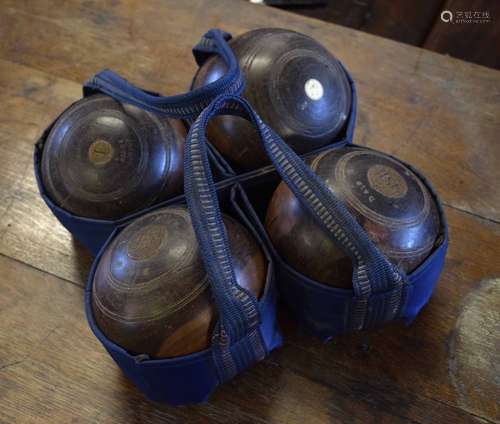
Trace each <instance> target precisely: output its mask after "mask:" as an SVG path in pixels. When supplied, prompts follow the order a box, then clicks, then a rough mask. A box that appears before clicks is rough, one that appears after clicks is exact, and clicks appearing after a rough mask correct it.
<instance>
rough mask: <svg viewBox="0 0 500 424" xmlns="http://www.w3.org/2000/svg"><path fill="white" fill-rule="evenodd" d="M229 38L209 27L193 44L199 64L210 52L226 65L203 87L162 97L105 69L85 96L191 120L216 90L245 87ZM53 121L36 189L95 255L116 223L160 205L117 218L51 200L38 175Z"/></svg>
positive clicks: (225, 173) (217, 165) (219, 165)
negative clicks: (96, 95) (84, 213)
mask: <svg viewBox="0 0 500 424" xmlns="http://www.w3.org/2000/svg"><path fill="white" fill-rule="evenodd" d="M230 38H231V36H230V34H228V33H225V32H223V31H220V30H217V29H212V30H210V31H208V32H207V33H206V34H205V35H204V36H203V37H202V39H201V41H200V42H199V43H198V45H197V46H195V47H194V48H193V54H194V56H195V59H196V61H197V63H198V64H199V65H200V66H201V64H203V62H204V60H206V58H208V57H209V56H210V55H212V54H220V55H221V57H222V59H223V60H224V61H225V62H226V64H227V66H228V72H227V73H226V74H225V75H224V76H223V77H222V78H220V79H219V80H217V81H214V82H213V83H212V84H210V85H207V86H206V87H203V88H200V89H198V90H194V91H189V92H187V93H184V94H180V95H177V96H171V97H164V96H159V95H158V94H156V93H151V92H147V91H144V90H141V89H140V88H138V87H135V86H133V85H132V84H130V83H128V82H127V81H125V80H124V79H123V78H121V77H120V76H119V75H117V74H115V73H114V72H112V71H109V70H105V71H102V72H100V73H98V74H97V75H96V76H95V77H94V78H91V79H90V80H89V81H88V82H86V83H85V85H84V89H83V92H84V96H88V95H91V94H93V93H95V92H104V93H107V94H109V95H111V96H112V97H114V98H116V99H118V100H121V101H125V102H129V103H133V104H136V105H137V106H139V107H142V108H144V109H147V110H150V111H153V112H156V113H160V114H162V115H168V116H171V117H175V118H180V119H185V120H187V121H192V119H193V118H194V117H195V116H196V115H197V113H198V112H199V111H201V110H202V109H203V107H204V106H205V105H206V104H208V103H209V101H210V100H211V99H212V98H213V97H215V96H216V95H217V94H220V93H224V92H228V93H240V92H241V91H242V90H243V88H244V83H243V80H242V78H241V74H240V71H239V67H238V66H237V62H236V59H235V57H234V55H233V53H232V50H231V49H230V48H229V46H228V45H227V40H229V39H230ZM56 120H57V118H56ZM54 122H55V121H54ZM53 124H54V123H52V124H51V125H50V126H49V127H48V128H47V129H46V130H45V131H44V133H43V134H42V136H41V137H40V139H39V140H38V141H37V143H36V144H35V149H34V157H33V160H34V170H35V171H34V172H35V177H36V181H37V185H38V189H39V191H40V195H41V196H42V198H43V200H44V201H45V203H46V204H47V206H48V207H49V209H50V210H51V212H52V213H53V214H54V215H55V216H56V218H57V219H58V220H59V221H60V222H61V224H62V225H63V226H64V227H65V228H66V229H67V230H68V231H69V232H70V233H72V234H73V236H74V237H75V238H76V239H77V240H78V241H79V242H81V243H82V244H83V245H84V246H85V247H86V248H87V249H88V250H90V252H91V253H92V254H93V255H96V254H97V252H98V251H99V249H100V248H101V247H102V245H103V244H104V242H105V241H106V240H107V239H108V237H109V236H110V235H111V233H112V232H113V230H114V229H115V228H116V227H117V226H119V225H121V224H123V223H125V222H128V221H130V220H131V219H134V218H135V217H137V216H139V215H141V214H143V213H145V212H147V211H150V210H151V209H153V208H156V207H158V206H159V205H154V206H151V207H150V208H148V209H145V210H142V211H139V212H135V213H134V214H131V215H129V216H126V217H124V218H121V219H119V220H100V219H91V218H84V217H80V216H77V215H74V214H71V213H69V212H68V211H66V210H64V209H62V208H60V207H59V206H57V205H56V204H54V203H53V202H52V201H51V200H50V198H49V196H48V195H47V193H46V191H45V189H44V187H43V185H42V181H41V177H40V163H41V157H42V148H43V143H44V142H45V140H46V138H47V136H48V134H49V132H50V129H51V128H52V126H53ZM209 156H210V159H211V164H212V166H213V167H214V170H215V171H216V172H217V176H219V177H221V178H222V179H224V178H230V177H231V176H232V175H233V173H232V170H231V169H230V167H229V166H228V165H227V164H226V163H225V161H224V160H221V157H220V155H219V154H218V153H217V152H216V151H215V150H213V149H212V150H210V151H209ZM168 202H170V200H168V201H166V202H162V203H161V204H160V205H163V204H166V203H168Z"/></svg>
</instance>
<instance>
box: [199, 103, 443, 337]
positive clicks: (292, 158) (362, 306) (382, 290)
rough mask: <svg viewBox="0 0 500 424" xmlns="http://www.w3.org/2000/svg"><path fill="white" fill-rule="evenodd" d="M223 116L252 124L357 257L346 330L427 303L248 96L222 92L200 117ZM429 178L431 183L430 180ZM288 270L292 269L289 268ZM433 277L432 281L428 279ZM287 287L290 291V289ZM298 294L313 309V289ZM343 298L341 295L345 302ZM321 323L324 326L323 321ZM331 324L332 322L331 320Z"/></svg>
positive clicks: (280, 167) (294, 186) (290, 180)
mask: <svg viewBox="0 0 500 424" xmlns="http://www.w3.org/2000/svg"><path fill="white" fill-rule="evenodd" d="M217 114H231V115H236V116H240V117H243V118H245V119H247V120H249V121H251V122H252V124H253V125H254V127H255V128H256V129H257V131H258V133H259V135H260V139H261V141H262V143H263V145H264V147H265V149H266V152H267V154H268V156H269V157H270V159H271V160H272V162H273V163H274V166H275V168H276V170H277V171H278V173H279V174H280V176H281V178H282V179H283V180H284V181H285V182H286V183H287V185H288V186H289V188H290V189H291V190H292V191H293V192H294V194H295V195H296V197H297V198H298V199H299V201H300V202H301V204H302V205H303V206H304V207H306V208H308V209H309V210H310V211H311V213H313V216H314V217H315V219H316V221H317V222H318V224H320V225H321V226H322V227H323V228H324V229H325V230H327V232H328V234H329V235H330V236H331V237H332V240H334V241H335V242H336V243H337V244H338V245H339V247H340V248H341V249H342V250H343V251H344V252H345V253H346V254H347V255H348V256H350V257H351V259H352V261H353V268H354V272H353V290H352V293H351V295H350V303H349V309H348V311H347V312H346V313H345V312H344V313H343V314H342V318H343V319H342V323H341V324H340V325H339V327H342V328H344V330H345V329H347V330H360V329H363V328H371V327H375V326H378V325H380V324H382V323H384V322H386V321H391V320H393V319H397V318H400V317H401V316H402V314H403V312H404V310H405V307H406V306H405V305H414V309H415V308H417V307H418V306H419V305H420V303H422V302H420V303H419V302H417V303H415V302H414V301H413V297H412V296H410V295H411V293H409V290H408V288H409V287H412V284H411V281H410V280H408V277H407V276H406V274H404V272H403V271H401V270H400V269H398V268H397V267H396V266H395V265H393V264H392V263H391V262H390V261H389V260H388V259H387V258H386V257H385V256H384V255H383V254H382V252H380V250H379V249H378V248H377V247H376V246H375V245H374V244H373V243H372V242H371V240H370V239H369V238H368V236H367V235H366V233H365V231H364V230H363V229H362V227H361V226H360V225H359V224H358V223H357V221H356V220H355V219H354V218H353V217H352V216H351V214H350V213H349V212H348V211H347V209H346V208H345V207H344V206H343V204H342V203H341V202H340V201H339V200H338V199H337V198H336V197H335V195H334V194H333V193H332V192H331V191H330V190H329V189H328V188H327V187H326V186H325V185H324V184H323V182H322V181H321V180H320V179H319V178H318V177H317V176H316V175H315V174H314V173H313V172H312V171H311V170H310V168H309V167H308V166H307V165H306V164H305V163H304V162H303V161H302V160H301V159H300V158H299V157H298V156H297V155H296V154H295V153H294V152H293V151H292V149H290V148H289V147H288V146H287V145H286V144H285V143H284V142H283V141H282V140H281V139H280V138H279V137H278V136H277V135H276V134H275V133H274V132H273V131H272V130H271V129H269V128H268V127H267V126H266V125H265V124H264V123H263V122H262V121H261V120H260V118H259V117H258V115H257V114H256V113H255V112H254V111H253V109H252V108H251V106H250V105H249V103H248V102H247V101H246V100H244V99H242V98H240V97H236V96H231V95H221V96H219V97H217V98H216V99H215V100H214V101H213V102H212V103H211V104H210V106H209V107H208V108H207V109H206V110H205V111H204V112H203V113H202V114H201V115H200V117H199V120H203V119H204V116H209V117H212V116H215V115H217ZM425 182H426V183H427V184H428V182H427V181H425ZM428 185H430V184H428ZM431 189H432V188H431ZM440 212H441V216H442V222H443V226H444V229H445V231H444V234H443V236H444V240H443V244H442V248H444V249H446V221H445V219H444V214H442V209H440ZM443 246H444V247H443ZM438 250H439V249H438ZM432 257H434V256H432ZM439 257H441V256H440V255H437V258H439ZM443 257H444V254H443ZM429 259H431V258H429ZM436 263H437V265H436V267H437V268H440V266H442V263H439V261H438V262H436ZM431 268H433V267H432V266H430V268H429V269H431ZM284 269H285V270H286V268H284ZM290 271H291V270H289V269H288V274H290ZM437 274H438V271H434V272H432V273H429V274H426V275H431V277H432V276H433V275H434V276H436V275H437ZM414 275H418V274H414ZM297 277H302V276H297V275H293V273H292V274H291V279H292V280H293V279H296V278H297ZM414 278H415V277H414ZM299 279H300V278H299ZM431 280H432V278H430V277H429V279H427V278H423V277H421V281H425V282H424V283H421V284H420V285H419V286H418V287H419V289H420V288H421V287H422V286H423V285H426V284H432V285H433V284H435V280H433V281H431ZM428 281H431V282H430V283H427V282H428ZM316 285H317V284H316ZM297 286H299V285H297ZM316 288H317V289H318V290H317V292H318V293H319V294H318V296H313V299H317V300H318V301H319V303H320V308H315V309H320V310H321V312H320V313H319V314H324V313H325V310H326V306H327V305H326V304H325V300H326V299H324V298H322V299H318V298H319V297H321V294H320V293H321V292H323V291H324V290H322V288H320V287H316ZM284 291H285V292H286V290H284ZM431 291H432V290H431ZM413 292H414V293H417V294H418V293H424V294H429V295H430V293H429V290H428V289H427V290H423V289H420V290H414V291H413ZM297 294H298V295H297V296H296V299H291V300H292V302H291V303H292V304H293V303H294V302H295V303H296V304H297V302H298V305H299V306H298V308H297V309H301V308H304V309H307V305H304V301H301V300H300V299H308V298H309V297H310V296H308V295H310V293H304V292H303V290H299V291H298V293H297ZM285 296H287V293H285ZM338 299H341V300H340V302H339V301H338ZM332 302H333V303H335V307H338V308H339V309H342V307H341V306H340V305H339V303H341V302H342V295H341V296H340V297H337V296H333V297H332ZM424 303H425V301H424ZM311 306H312V307H315V306H317V305H313V304H311ZM420 307H421V305H420ZM344 308H345V306H344ZM299 313H300V312H299ZM336 313H337V309H336ZM313 315H314V314H313ZM313 315H309V318H311V324H312V325H313V326H316V327H318V326H321V325H324V324H325V323H324V322H322V319H321V317H318V316H316V317H313ZM316 315H318V314H316ZM320 322H321V324H319V323H320ZM326 325H327V326H328V324H326ZM336 325H338V324H336ZM323 330H324V329H323ZM323 330H322V331H323Z"/></svg>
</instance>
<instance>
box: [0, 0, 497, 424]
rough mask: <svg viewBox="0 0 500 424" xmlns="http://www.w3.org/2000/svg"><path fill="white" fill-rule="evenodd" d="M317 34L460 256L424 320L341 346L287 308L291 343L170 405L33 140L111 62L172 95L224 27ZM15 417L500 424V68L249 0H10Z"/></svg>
mask: <svg viewBox="0 0 500 424" xmlns="http://www.w3.org/2000/svg"><path fill="white" fill-rule="evenodd" d="M265 26H277V27H285V28H290V29H294V30H297V31H300V32H303V33H305V34H308V35H311V36H313V37H315V38H316V39H317V40H318V41H320V42H321V43H322V44H324V45H325V46H326V47H327V48H329V49H330V50H331V51H332V52H334V53H335V55H337V56H338V57H339V58H340V59H341V60H342V61H343V63H344V64H345V65H346V66H347V67H348V69H349V70H350V71H351V73H352V75H353V77H354V79H355V80H356V83H357V87H358V92H359V109H360V110H359V116H358V121H357V130H356V133H355V142H356V143H360V144H366V145H369V146H371V147H374V148H377V149H380V150H382V151H385V152H388V153H391V154H394V155H396V156H398V157H400V158H401V159H403V160H405V161H408V162H410V163H412V164H414V165H415V166H417V167H418V168H420V170H421V171H423V172H424V174H426V175H427V176H428V177H429V178H430V179H431V181H432V182H433V183H434V185H435V186H436V188H437V190H438V192H439V193H440V195H441V197H442V199H443V201H444V203H445V211H446V214H447V217H448V220H449V225H450V248H449V251H448V256H447V260H446V266H445V269H444V272H443V274H442V277H441V279H440V281H439V283H438V286H437V288H436V290H435V292H434V296H433V297H432V299H431V301H430V303H429V305H428V306H427V307H426V308H425V309H424V310H423V312H422V313H421V315H420V316H419V317H418V319H417V320H416V322H415V323H414V324H413V325H411V326H410V327H405V326H404V325H402V324H399V323H395V324H392V325H389V326H387V327H385V328H384V329H380V330H377V331H366V332H361V333H357V334H353V335H346V336H342V337H337V338H336V339H335V340H334V341H333V342H331V343H330V344H326V345H323V344H321V343H320V342H319V341H317V340H316V339H314V338H313V337H311V336H309V335H307V334H306V333H304V332H303V331H302V330H301V329H300V328H298V327H297V326H296V325H295V324H294V323H293V321H292V320H291V319H290V318H289V317H288V316H287V315H286V313H285V312H284V311H280V320H281V325H282V327H283V331H284V335H285V344H284V346H283V347H282V348H281V349H279V350H277V351H276V352H273V353H272V354H271V355H270V357H269V358H268V359H266V360H265V361H263V362H262V363H260V364H258V365H257V366H256V367H254V368H253V369H251V370H249V371H247V372H245V373H243V374H242V375H240V376H238V377H237V378H235V379H234V380H233V381H231V382H230V383H228V384H226V385H224V386H223V387H221V388H220V389H219V390H217V392H216V393H215V394H214V395H213V397H212V399H211V400H210V402H208V403H207V404H205V405H201V406H192V407H182V408H174V407H168V406H162V405H155V404H152V403H150V402H148V401H146V400H145V399H144V398H143V397H142V395H141V394H140V393H139V392H138V390H137V389H135V387H134V386H132V385H131V384H130V383H129V382H128V381H127V380H126V379H125V378H124V377H123V376H122V373H121V372H120V370H119V369H118V368H117V366H116V365H115V364H114V363H113V362H112V360H111V358H110V357H109V356H108V355H107V354H106V353H105V351H104V349H103V348H102V347H101V345H100V344H99V343H98V341H97V340H96V339H95V337H94V336H93V335H92V334H91V332H90V330H89V328H88V326H87V323H86V320H85V316H84V310H83V286H84V284H85V278H86V274H87V272H88V270H89V266H90V263H91V258H90V256H89V255H88V254H87V253H86V252H85V250H84V249H83V248H82V247H81V246H79V245H78V244H77V243H75V242H73V240H72V238H71V236H70V235H69V233H67V232H66V231H65V230H64V229H63V228H62V227H61V226H60V225H59V224H58V222H57V221H56V219H55V218H54V217H53V216H52V215H51V214H50V212H49V210H48V209H47V207H46V206H45V205H44V204H43V202H42V200H41V199H40V198H39V196H38V193H37V189H36V184H35V181H34V177H33V169H32V150H33V143H34V141H35V139H36V138H37V136H39V135H40V133H41V131H42V130H43V129H44V127H45V126H46V125H48V124H49V123H50V122H51V120H52V119H53V118H55V117H56V116H57V114H58V113H59V112H60V111H62V110H63V109H64V108H65V107H66V106H67V105H68V104H69V103H70V102H72V101H74V100H76V99H78V98H79V97H80V94H81V83H82V82H83V81H84V80H85V79H86V78H87V77H88V76H90V75H91V74H93V73H95V72H96V71H98V70H100V69H102V68H111V69H113V70H115V71H118V72H120V73H122V74H123V75H124V76H125V77H127V78H128V79H130V80H131V81H133V82H135V83H136V84H138V85H141V86H143V87H146V88H149V89H151V90H156V91H161V92H163V93H166V94H173V93H178V92H180V91H184V90H185V89H186V88H187V86H188V84H189V82H190V78H191V76H192V74H193V72H194V71H195V64H194V61H193V59H192V57H191V55H190V49H191V47H192V46H193V45H194V44H195V43H196V41H197V40H198V38H199V37H200V36H201V35H202V33H204V32H205V31H206V30H207V29H209V28H211V27H220V28H223V29H225V30H227V31H230V32H232V33H233V34H240V33H242V32H244V31H247V30H250V29H253V28H257V27H265ZM0 104H1V105H2V113H1V117H0V216H1V219H0V422H1V423H9V424H11V423H16V422H19V423H32V422H36V423H69V422H72V423H115V422H116V423H126V422H133V423H142V422H149V423H156V422H158V423H159V422H162V423H164V422H190V423H193V422H194V423H205V422H216V423H217V422H221V423H222V422H224V423H225V422H248V423H263V422H274V423H300V424H304V423H307V424H309V423H325V422H327V423H328V422H346V423H351V422H374V423H379V422H396V423H398V422H416V423H428V422H439V423H462V422H478V423H489V422H500V412H499V403H500V368H499V367H500V358H499V353H498V352H499V351H500V283H499V282H500V141H499V134H500V72H499V71H495V70H491V69H487V68H484V67H481V66H477V65H472V64H468V63H465V62H461V61H459V60H455V59H452V58H449V57H446V56H441V55H438V54H435V53H432V52H428V51H425V50H421V49H418V48H414V47H410V46H407V45H403V44H398V43H396V42H393V41H390V40H386V39H382V38H378V37H374V36H371V35H368V34H364V33H360V32H357V31H354V30H351V29H347V28H343V27H338V26H335V25H332V24H327V23H323V22H320V21H316V20H312V19H307V18H304V17H300V16H296V15H292V14H288V13H286V12H282V11H279V10H276V9H271V8H267V7H264V6H262V7H259V6H253V5H250V4H249V3H247V2H243V1H236V0H222V1H208V0H207V1H201V0H199V1H185V2H184V1H178V0H151V1H140V0H128V1H127V0H106V1H93V0H86V1H83V2H81V3H78V2H75V1H64V2H62V1H55V0H54V1H50V0H43V1H21V0H2V3H1V9H0Z"/></svg>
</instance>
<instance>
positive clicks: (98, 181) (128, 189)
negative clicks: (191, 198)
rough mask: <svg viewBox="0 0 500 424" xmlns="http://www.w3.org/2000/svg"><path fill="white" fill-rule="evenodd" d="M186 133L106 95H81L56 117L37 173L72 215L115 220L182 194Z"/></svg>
mask: <svg viewBox="0 0 500 424" xmlns="http://www.w3.org/2000/svg"><path fill="white" fill-rule="evenodd" d="M185 138H186V130H185V128H184V126H183V124H182V122H181V121H178V120H174V119H168V118H162V117H158V116H156V115H154V114H152V113H149V112H146V111H144V110H142V109H139V108H137V107H135V106H132V105H129V104H124V103H120V102H118V101H116V100H114V99H113V98H111V97H109V96H105V95H93V96H90V97H85V98H83V99H82V100H80V101H78V102H76V103H75V104H73V105H72V106H71V107H69V108H68V109H67V110H66V111H65V112H64V113H63V114H62V115H61V116H60V117H59V118H58V119H57V121H56V122H55V124H54V126H53V128H52V130H51V131H50V133H49V135H48V137H47V140H46V141H45V144H44V148H43V152H42V162H41V177H42V182H43V186H44V188H45V190H46V192H47V195H48V196H49V197H50V199H51V200H52V201H53V202H54V203H55V204H56V205H58V206H60V207H61V208H63V209H65V210H67V211H68V212H71V213H73V214H75V215H78V216H81V217H87V218H97V219H118V218H122V217H124V216H126V215H128V214H130V213H132V212H135V211H138V210H140V209H144V208H146V207H148V206H150V205H152V204H153V203H155V202H158V201H161V200H164V199H167V198H169V197H172V196H174V195H177V194H180V193H181V192H182V185H183V154H184V151H183V149H184V141H185Z"/></svg>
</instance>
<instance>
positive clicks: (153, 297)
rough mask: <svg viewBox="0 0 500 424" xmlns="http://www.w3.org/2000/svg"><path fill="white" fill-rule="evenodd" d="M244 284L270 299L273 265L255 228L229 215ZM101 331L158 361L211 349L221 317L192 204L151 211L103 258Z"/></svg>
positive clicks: (97, 306) (96, 299)
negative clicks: (266, 288) (268, 276)
mask: <svg viewBox="0 0 500 424" xmlns="http://www.w3.org/2000/svg"><path fill="white" fill-rule="evenodd" d="M223 222H224V226H225V228H226V232H227V235H228V238H229V244H230V250H231V254H232V258H233V264H234V272H235V275H236V280H237V283H238V284H239V285H240V286H241V287H244V288H246V289H248V290H250V291H251V292H252V293H253V294H254V295H255V296H256V297H259V296H260V295H261V294H262V291H263V287H264V284H265V280H266V272H267V265H266V261H265V259H264V255H263V253H262V251H261V249H260V247H259V246H258V245H257V242H256V241H255V239H254V238H253V237H252V236H251V234H250V233H249V232H248V230H247V229H246V228H245V227H243V226H242V225H241V224H240V223H238V222H237V221H236V220H234V219H233V218H231V217H230V216H228V215H223ZM92 309H93V315H94V318H95V321H96V323H97V326H98V327H99V328H100V330H101V331H102V332H103V334H104V335H106V337H108V338H109V339H110V340H112V341H113V342H115V343H116V344H118V345H119V346H121V347H123V348H124V349H126V350H127V351H129V352H130V353H132V354H147V355H149V356H150V357H152V358H165V357H175V356H180V355H187V354H189V353H193V352H197V351H200V350H203V349H206V348H207V347H208V346H209V344H210V335H211V332H212V328H213V325H214V322H215V320H216V318H217V311H216V307H215V305H214V301H213V299H212V297H211V293H210V287H209V281H208V277H207V274H206V272H205V268H204V266H203V262H202V258H201V256H200V251H199V248H198V242H197V240H196V237H195V233H194V230H193V228H192V225H191V218H190V216H189V212H188V210H187V209H186V208H185V207H184V206H169V207H166V208H163V209H159V210H158V211H156V212H151V213H148V214H146V215H144V216H143V217H141V218H139V219H137V220H136V221H134V222H133V223H132V224H130V225H129V226H127V227H126V228H125V229H124V230H123V231H122V232H121V233H119V234H118V236H117V237H116V238H115V239H114V240H113V241H112V242H111V244H110V245H109V246H108V247H107V249H106V251H105V252H104V253H103V255H102V257H101V259H100V261H99V263H98V265H97V268H96V272H95V275H94V280H93V286H92Z"/></svg>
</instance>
